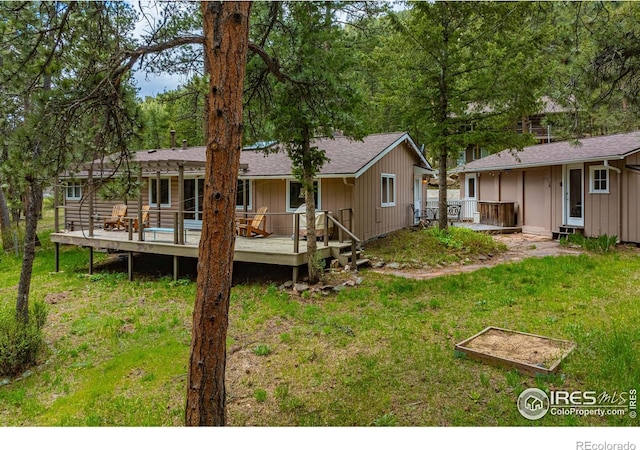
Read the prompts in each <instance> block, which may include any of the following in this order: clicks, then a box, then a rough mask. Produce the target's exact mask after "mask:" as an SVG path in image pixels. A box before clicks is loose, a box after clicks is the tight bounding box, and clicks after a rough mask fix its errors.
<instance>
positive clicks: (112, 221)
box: [102, 204, 127, 230]
mask: <svg viewBox="0 0 640 450" xmlns="http://www.w3.org/2000/svg"><path fill="white" fill-rule="evenodd" d="M126 215H127V205H124V204H121V205H115V206H114V207H113V211H111V217H109V218H107V219H104V222H103V224H102V228H104V229H105V230H113V229H116V230H119V229H120V227H123V226H124V220H123V218H124V216H126Z"/></svg>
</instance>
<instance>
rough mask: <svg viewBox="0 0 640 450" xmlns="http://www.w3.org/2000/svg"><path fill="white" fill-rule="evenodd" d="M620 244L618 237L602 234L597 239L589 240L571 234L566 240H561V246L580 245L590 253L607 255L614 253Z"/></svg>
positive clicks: (579, 235)
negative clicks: (618, 243)
mask: <svg viewBox="0 0 640 450" xmlns="http://www.w3.org/2000/svg"><path fill="white" fill-rule="evenodd" d="M617 242H618V237H617V236H608V235H606V234H602V235H600V236H598V237H595V238H587V237H584V236H582V235H581V234H570V235H569V236H567V237H566V238H562V239H560V244H561V245H568V244H573V245H578V246H580V247H582V248H584V249H585V250H587V251H590V252H597V253H607V252H609V251H612V250H613V249H614V248H615V246H616V243H617Z"/></svg>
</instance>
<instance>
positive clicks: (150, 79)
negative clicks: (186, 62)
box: [133, 70, 188, 99]
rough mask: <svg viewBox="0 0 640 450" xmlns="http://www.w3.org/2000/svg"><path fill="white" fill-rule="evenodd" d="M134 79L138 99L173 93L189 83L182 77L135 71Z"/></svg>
mask: <svg viewBox="0 0 640 450" xmlns="http://www.w3.org/2000/svg"><path fill="white" fill-rule="evenodd" d="M133 78H134V79H135V82H136V87H138V97H139V98H141V99H144V98H145V97H149V96H151V97H153V96H156V95H158V94H161V93H163V92H164V91H171V90H173V89H176V88H177V87H178V86H180V85H183V84H185V83H186V82H187V81H188V80H187V78H186V77H184V76H182V75H169V74H162V75H155V74H152V73H150V74H147V73H145V72H144V71H140V70H135V71H134V74H133Z"/></svg>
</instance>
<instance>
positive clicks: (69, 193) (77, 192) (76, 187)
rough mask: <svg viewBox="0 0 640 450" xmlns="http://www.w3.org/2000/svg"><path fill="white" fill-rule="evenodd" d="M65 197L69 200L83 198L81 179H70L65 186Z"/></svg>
mask: <svg viewBox="0 0 640 450" xmlns="http://www.w3.org/2000/svg"><path fill="white" fill-rule="evenodd" d="M65 198H66V199H67V200H80V199H82V184H81V183H80V182H79V181H69V182H68V183H67V185H66V187H65Z"/></svg>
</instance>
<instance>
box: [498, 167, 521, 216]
mask: <svg viewBox="0 0 640 450" xmlns="http://www.w3.org/2000/svg"><path fill="white" fill-rule="evenodd" d="M522 196H523V190H522V172H521V171H511V172H506V173H503V174H501V175H500V199H499V201H503V202H513V203H514V215H515V217H516V220H515V224H516V225H518V226H521V225H522V212H521V210H520V208H521V205H522V200H523V197H522Z"/></svg>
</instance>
